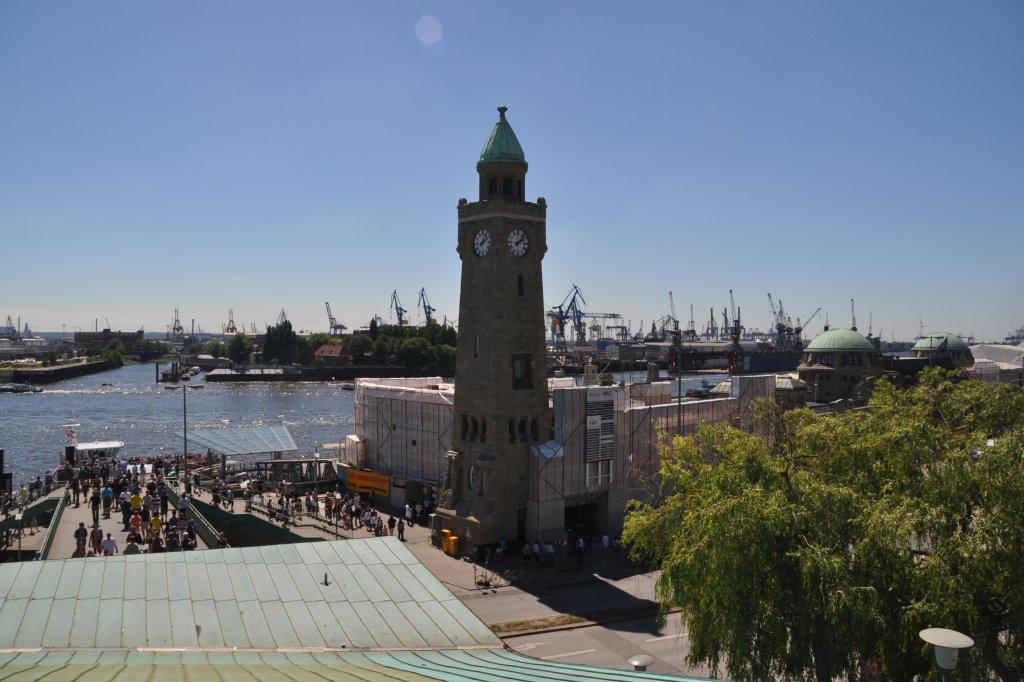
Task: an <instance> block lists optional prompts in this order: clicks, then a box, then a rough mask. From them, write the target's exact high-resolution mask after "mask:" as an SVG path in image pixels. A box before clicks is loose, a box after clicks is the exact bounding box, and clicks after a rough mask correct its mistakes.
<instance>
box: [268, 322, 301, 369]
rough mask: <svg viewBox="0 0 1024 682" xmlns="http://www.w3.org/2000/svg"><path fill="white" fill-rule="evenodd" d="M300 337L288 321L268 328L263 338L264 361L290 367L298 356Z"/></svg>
mask: <svg viewBox="0 0 1024 682" xmlns="http://www.w3.org/2000/svg"><path fill="white" fill-rule="evenodd" d="M298 349H299V342H298V336H297V335H296V334H295V332H294V331H293V330H292V323H291V322H290V321H288V320H285V321H283V322H281V323H280V324H277V325H274V326H273V327H267V333H266V335H265V336H264V337H263V360H264V362H267V363H270V364H280V365H290V364H292V363H293V362H295V361H296V356H297V355H298Z"/></svg>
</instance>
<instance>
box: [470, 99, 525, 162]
mask: <svg viewBox="0 0 1024 682" xmlns="http://www.w3.org/2000/svg"><path fill="white" fill-rule="evenodd" d="M506 111H508V107H498V114H500V116H499V118H498V122H497V123H495V124H494V130H492V131H491V136H490V137H488V138H487V143H486V144H485V145H484V148H483V150H482V151H481V152H480V163H494V162H512V163H522V164H525V163H526V156H525V155H524V154H523V148H522V147H521V146H520V145H519V140H517V139H516V134H515V133H514V132H512V126H510V125H509V124H508V121H506V120H505V112H506Z"/></svg>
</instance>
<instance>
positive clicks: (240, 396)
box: [0, 364, 353, 487]
mask: <svg viewBox="0 0 1024 682" xmlns="http://www.w3.org/2000/svg"><path fill="white" fill-rule="evenodd" d="M201 376H202V375H201ZM201 376H200V378H198V379H193V380H192V381H191V382H187V383H185V384H158V383H156V372H155V369H154V366H153V365H151V364H137V365H126V366H124V367H121V368H119V369H115V370H110V371H108V372H102V373H100V374H93V375H90V376H86V377H81V378H78V379H71V380H68V381H61V382H58V383H55V384H51V385H49V386H45V387H44V390H43V392H42V393H20V394H11V393H0V448H4V449H5V450H6V457H5V464H6V467H7V470H8V471H10V472H12V473H13V474H14V485H15V487H17V486H18V485H19V484H20V483H21V482H23V481H24V480H26V479H29V478H34V477H35V476H37V475H39V474H41V473H43V472H45V471H46V470H48V469H51V468H53V467H54V466H56V464H57V463H58V461H59V459H60V458H61V457H62V455H63V452H64V445H65V443H66V441H67V439H66V437H65V435H64V426H63V425H64V424H78V425H79V426H77V427H75V433H76V435H77V436H78V439H79V441H81V442H87V441H98V440H120V441H123V442H124V443H125V447H124V450H123V451H122V452H123V453H125V454H126V455H128V456H140V457H145V456H149V455H154V454H177V453H180V452H181V447H182V439H181V427H182V395H181V389H180V388H178V390H173V391H172V390H167V389H166V387H167V386H181V385H191V386H198V385H202V387H203V388H202V390H189V391H187V394H188V397H187V400H188V429H189V431H192V430H193V429H197V428H219V427H228V426H236V427H237V426H264V425H276V424H284V425H285V426H287V427H288V431H289V432H290V433H291V434H292V438H293V439H294V440H295V444H296V446H298V449H299V450H298V453H296V454H305V453H312V452H313V450H314V448H315V447H316V446H317V445H320V444H323V443H337V442H339V441H342V440H344V438H345V436H346V435H348V434H349V433H351V432H352V412H353V392H352V391H346V390H344V389H342V387H341V386H342V385H341V383H339V382H320V383H314V382H283V383H206V382H205V381H203V380H202V378H201ZM190 449H191V448H190Z"/></svg>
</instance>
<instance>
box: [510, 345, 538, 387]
mask: <svg viewBox="0 0 1024 682" xmlns="http://www.w3.org/2000/svg"><path fill="white" fill-rule="evenodd" d="M512 388H513V389H516V390H518V389H526V388H533V370H532V369H531V366H530V356H529V354H527V353H517V354H516V355H513V356H512Z"/></svg>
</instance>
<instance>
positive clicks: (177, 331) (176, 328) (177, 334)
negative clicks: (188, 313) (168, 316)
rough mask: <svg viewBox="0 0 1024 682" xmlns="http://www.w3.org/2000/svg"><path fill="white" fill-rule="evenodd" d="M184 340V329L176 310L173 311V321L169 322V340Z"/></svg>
mask: <svg viewBox="0 0 1024 682" xmlns="http://www.w3.org/2000/svg"><path fill="white" fill-rule="evenodd" d="M183 338H185V327H183V326H182V324H181V317H180V316H179V315H178V309H177V308H175V309H174V319H173V320H172V321H171V340H172V341H181V340H182V339H183Z"/></svg>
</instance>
